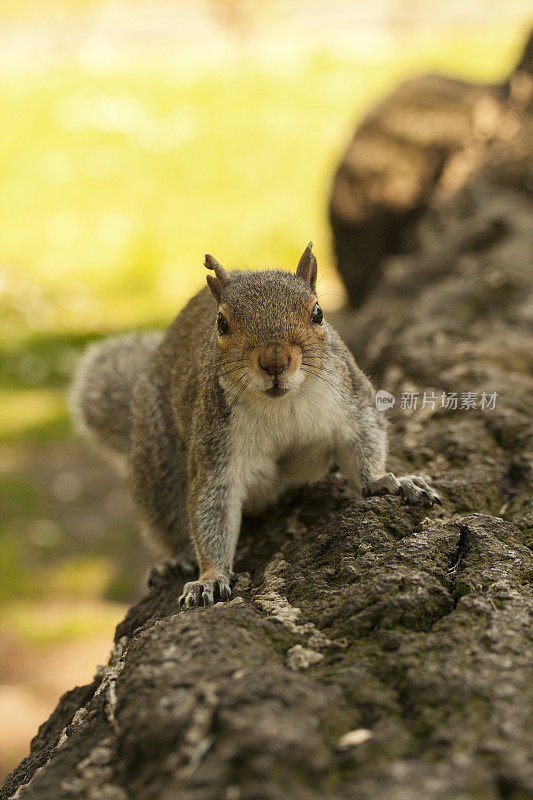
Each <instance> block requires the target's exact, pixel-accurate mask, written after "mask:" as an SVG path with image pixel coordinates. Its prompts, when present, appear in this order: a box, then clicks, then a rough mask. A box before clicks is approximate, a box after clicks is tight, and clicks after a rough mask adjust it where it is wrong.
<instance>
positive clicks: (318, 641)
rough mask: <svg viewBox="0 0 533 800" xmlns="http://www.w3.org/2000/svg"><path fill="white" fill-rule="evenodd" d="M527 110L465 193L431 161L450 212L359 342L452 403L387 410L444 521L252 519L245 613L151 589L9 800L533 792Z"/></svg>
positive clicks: (318, 511)
mask: <svg viewBox="0 0 533 800" xmlns="http://www.w3.org/2000/svg"><path fill="white" fill-rule="evenodd" d="M428 80H429V79H428ZM432 80H433V79H432ZM415 85H416V84H415V83H413V84H411V86H412V87H413V90H414V86H415ZM426 85H427V83H426ZM527 86H529V89H531V83H529V84H527V85H526V83H525V82H524V83H523V85H522V88H521V90H520V91H521V92H522V94H521V96H525V92H526V89H527ZM472 91H474V90H472ZM476 91H477V90H476ZM489 94H490V97H493V96H494V95H492V94H491V93H489ZM489 94H485V95H484V96H485V97H488V96H489ZM413 97H416V95H413ZM385 105H386V104H385ZM498 107H499V106H498ZM524 108H525V103H522V105H521V107H520V110H519V111H518V112H514V111H512V110H509V111H508V113H509V114H511V115H512V117H511V118H512V119H515V120H517V119H518V120H519V123H520V130H519V131H517V132H516V135H514V136H513V141H512V143H510V145H509V146H505V147H502V146H501V141H500V140H499V138H497V137H496V138H495V140H494V146H493V149H492V151H491V153H489V152H488V151H487V152H486V153H485V155H484V157H483V159H482V164H481V165H478V166H477V167H476V169H475V170H474V171H473V173H472V174H471V175H470V177H469V178H468V179H465V180H464V181H461V182H460V183H461V185H460V188H459V189H458V190H457V191H456V192H455V193H454V194H448V193H445V195H444V196H441V194H440V187H441V186H442V181H443V170H442V169H441V170H438V169H437V170H436V171H435V169H434V166H433V158H434V156H433V150H431V148H429V149H428V150H427V151H425V150H420V152H419V155H418V159H419V161H416V159H415V163H414V167H413V169H414V172H415V174H416V175H424V176H426V177H424V181H425V183H424V186H426V189H425V192H426V195H427V198H428V199H427V205H426V206H424V208H423V209H422V210H421V211H419V212H418V216H419V219H418V224H417V226H416V231H411V233H410V235H409V238H408V241H410V242H411V244H410V245H409V246H408V247H407V245H406V247H407V251H406V253H405V254H404V255H403V256H401V257H396V258H393V259H388V260H387V261H386V262H385V263H384V265H383V273H382V280H381V285H380V289H379V292H375V293H372V294H370V295H369V297H368V300H367V302H366V304H365V306H364V308H363V310H362V311H361V313H360V314H358V315H356V316H355V317H350V318H347V319H346V321H345V323H344V325H343V333H344V335H345V336H346V338H347V340H348V341H349V342H350V344H351V346H352V347H353V349H354V351H355V352H356V353H357V355H358V357H359V359H360V361H361V362H362V363H363V364H364V365H366V367H367V368H368V369H369V371H370V372H371V374H372V377H373V378H374V380H375V382H376V385H377V387H379V388H385V389H388V390H389V391H392V392H393V393H395V394H396V396H398V395H399V393H400V392H402V391H408V390H416V391H420V392H423V391H426V392H427V393H431V392H435V393H436V395H437V396H438V402H437V404H436V407H435V408H432V407H431V406H428V407H426V408H425V409H423V410H418V411H416V412H412V413H408V412H407V411H403V410H400V409H399V408H398V405H399V404H398V402H397V403H396V406H395V408H394V409H393V410H392V411H390V412H386V413H388V414H390V415H391V417H392V422H393V424H392V425H391V428H392V429H393V430H394V435H393V437H392V466H393V467H394V469H395V470H401V471H403V472H406V471H408V472H412V471H417V472H421V473H422V474H426V475H428V477H429V478H430V479H431V480H432V482H433V483H434V484H435V486H436V487H437V488H438V489H439V491H440V492H441V494H442V496H443V498H444V501H445V502H444V507H443V509H441V510H440V509H435V510H431V511H430V512H427V511H424V510H421V509H416V508H408V507H405V506H403V505H402V504H401V503H400V501H399V500H398V499H397V498H381V499H380V498H373V499H368V500H362V499H357V498H354V497H353V496H352V495H351V494H350V493H349V492H348V491H347V488H346V486H345V483H344V481H343V479H342V477H341V476H340V475H338V474H332V475H331V476H330V478H329V479H328V480H327V481H325V482H324V483H322V484H321V485H319V486H318V487H314V488H309V489H306V490H304V491H301V492H299V493H297V494H293V495H291V496H288V497H287V498H285V500H284V502H283V503H281V504H280V505H279V506H278V507H276V508H275V509H273V510H272V511H271V512H270V513H269V514H265V515H264V516H263V517H261V518H258V519H254V520H247V521H246V522H245V524H244V529H243V533H242V537H241V542H240V545H239V552H238V557H237V563H236V569H237V570H238V572H239V574H240V576H239V581H238V584H237V586H236V588H235V591H234V594H235V597H234V599H233V600H232V601H231V602H230V603H228V604H225V605H223V604H219V605H216V606H214V607H212V608H209V609H201V610H197V611H193V612H189V613H179V612H178V606H177V597H178V596H179V594H180V591H181V585H179V584H177V583H172V582H169V583H167V584H164V585H162V586H160V587H159V588H158V589H157V590H155V591H152V592H151V593H149V594H147V595H146V597H145V598H144V599H143V600H142V601H141V602H140V603H139V604H138V605H137V606H135V607H133V608H132V609H131V610H130V612H129V613H128V615H127V617H126V619H125V620H124V622H123V623H122V624H121V625H120V626H119V628H118V630H117V634H116V642H117V647H116V649H115V651H114V652H113V654H112V657H111V660H110V662H109V665H108V667H107V668H105V669H101V670H100V671H99V673H98V675H97V677H96V679H95V681H94V683H93V684H91V685H90V686H87V687H83V688H81V689H79V688H78V689H75V690H74V691H73V692H70V693H68V694H67V695H65V696H64V697H63V698H62V700H61V701H60V703H59V706H58V708H57V710H56V712H55V713H54V715H53V716H52V717H51V719H50V720H49V721H48V722H47V723H45V724H44V725H43V726H42V727H41V729H40V731H39V733H38V735H37V737H36V738H35V740H34V742H33V744H32V750H31V753H30V755H29V757H28V758H27V759H25V760H24V761H23V762H22V764H21V765H20V766H19V767H18V768H17V769H16V770H15V771H14V772H13V773H12V774H11V775H10V776H9V777H8V778H7V780H6V782H5V784H4V787H3V790H2V791H1V793H0V797H1V798H3V800H7V798H13V797H16V798H17V800H58V799H60V800H80V799H85V798H86V799H87V800H126V798H142V800H152V798H153V800H155V799H156V798H157V799H158V800H171V799H172V800H178V799H179V798H183V799H184V800H185V798H186V800H204V799H205V800H263V799H264V800H278V799H279V800H286V798H288V797H290V798H296V800H298V799H299V798H301V800H314V799H316V800H319V799H320V800H325V799H326V800H348V798H353V797H357V798H359V799H360V800H378V799H379V800H428V799H429V798H431V800H459V798H461V800H477V798H483V800H500V799H502V800H503V799H504V800H526V798H528V799H529V798H531V797H532V796H533V760H532V758H531V742H532V741H533V708H532V696H531V685H532V664H533V627H532V622H533V553H532V552H531V547H532V545H533V524H532V523H533V502H532V497H531V477H532V458H531V451H532V447H531V441H532V439H531V419H532V414H531V411H532V408H531V403H532V391H531V389H532V386H531V379H530V376H531V371H532V367H533V352H532V342H531V336H530V327H528V326H530V325H531V321H532V317H533V310H532V307H531V266H532V260H531V259H532V255H531V254H532V253H533V225H532V222H533V202H532V190H533V171H532V169H531V152H530V149H531V142H532V138H531V128H530V122H529V121H528V120H527V118H526V113H525V111H524ZM459 116H460V115H459ZM454 129H455V130H456V129H457V128H456V127H454ZM463 131H464V135H465V136H467V137H468V136H469V133H468V126H466V127H465V128H463ZM511 145H512V146H511ZM487 147H488V146H487ZM465 152H466V151H465ZM424 153H426V156H424V155H423V154H424ZM426 157H427V160H428V164H426V165H425V166H424V158H426ZM417 163H419V168H417V166H416V164H417ZM429 175H433V178H432V179H430V178H429V177H427V176H429ZM361 180H362V179H361ZM432 181H433V183H432ZM430 197H431V201H430V200H429V198H430ZM383 224H384V225H386V223H385V222H384V223H383ZM406 241H407V239H406ZM345 268H346V267H345ZM357 269H358V270H363V271H364V270H365V269H367V270H372V269H373V266H372V264H371V263H370V262H369V261H367V262H366V265H365V264H363V265H362V266H361V265H358V267H357ZM345 274H346V273H345ZM370 283H371V280H370ZM442 391H446V392H463V391H464V392H474V393H477V395H478V397H477V405H478V407H477V408H476V409H469V410H457V411H446V410H443V409H441V408H440V393H441V392H442ZM482 392H487V393H492V392H497V393H498V398H497V404H496V408H495V409H494V410H492V411H488V410H485V411H483V410H481V409H480V408H479V397H480V394H481V393H482Z"/></svg>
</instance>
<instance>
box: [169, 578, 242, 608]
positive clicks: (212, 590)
mask: <svg viewBox="0 0 533 800" xmlns="http://www.w3.org/2000/svg"><path fill="white" fill-rule="evenodd" d="M230 597H231V588H230V585H229V578H228V577H226V576H225V575H218V576H217V577H216V578H213V580H207V581H205V580H204V581H189V583H186V584H185V586H184V587H183V594H182V595H181V597H180V598H179V601H178V602H179V604H180V607H181V608H183V609H189V608H197V607H198V606H211V605H213V603H216V602H217V601H219V600H229V599H230Z"/></svg>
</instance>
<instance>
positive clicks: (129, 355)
mask: <svg viewBox="0 0 533 800" xmlns="http://www.w3.org/2000/svg"><path fill="white" fill-rule="evenodd" d="M160 341H161V335H160V334H158V333H157V334H156V333H151V334H145V335H143V336H135V335H125V336H116V337H114V338H112V339H106V340H105V341H103V342H98V343H97V344H93V345H91V347H89V348H88V350H87V352H86V353H85V355H84V356H82V358H81V360H80V362H79V364H78V368H77V370H76V375H75V377H74V381H73V384H72V389H71V393H70V401H71V409H72V417H73V419H74V423H75V425H76V428H77V429H78V431H80V432H81V433H82V434H83V435H84V436H86V437H87V438H88V439H89V440H90V441H92V443H95V444H97V445H98V446H99V447H100V448H101V449H103V450H104V451H105V452H106V453H107V454H108V455H110V456H111V455H114V456H116V455H119V456H124V455H126V453H127V452H128V451H129V446H130V430H131V412H130V401H131V395H132V390H133V386H134V384H135V381H136V380H137V378H138V377H139V375H140V374H141V371H142V370H143V369H144V366H145V364H146V361H147V358H148V357H149V356H151V355H152V353H153V352H154V351H155V349H156V348H157V346H158V344H159V342H160Z"/></svg>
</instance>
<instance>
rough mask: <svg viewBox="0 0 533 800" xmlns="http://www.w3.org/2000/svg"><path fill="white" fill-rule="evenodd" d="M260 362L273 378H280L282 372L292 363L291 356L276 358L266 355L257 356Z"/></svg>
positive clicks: (262, 367)
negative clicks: (266, 356)
mask: <svg viewBox="0 0 533 800" xmlns="http://www.w3.org/2000/svg"><path fill="white" fill-rule="evenodd" d="M257 360H258V362H259V366H260V367H261V369H262V370H263V371H264V372H266V373H267V375H270V376H271V377H272V378H278V377H279V376H280V375H281V374H282V373H284V372H285V370H286V369H287V367H288V366H289V364H290V363H291V357H290V356H286V357H285V356H277V357H276V358H265V357H264V356H261V355H260V356H258V358H257Z"/></svg>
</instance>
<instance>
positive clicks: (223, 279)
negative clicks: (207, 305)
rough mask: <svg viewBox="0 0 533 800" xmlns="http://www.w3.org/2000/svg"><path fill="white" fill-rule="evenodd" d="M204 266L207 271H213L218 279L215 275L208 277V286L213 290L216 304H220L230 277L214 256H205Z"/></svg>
mask: <svg viewBox="0 0 533 800" xmlns="http://www.w3.org/2000/svg"><path fill="white" fill-rule="evenodd" d="M204 265H205V266H206V267H207V269H212V270H213V271H214V273H215V276H216V277H214V276H213V275H206V279H207V285H208V286H209V288H210V289H211V294H212V295H213V297H214V298H215V300H216V302H217V303H219V302H220V295H221V294H222V287H223V285H224V284H225V283H227V281H228V280H229V275H228V273H227V272H226V270H225V269H224V267H223V266H222V265H221V264H219V263H218V261H217V260H216V258H213V256H210V255H209V254H208V253H206V256H205V261H204Z"/></svg>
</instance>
